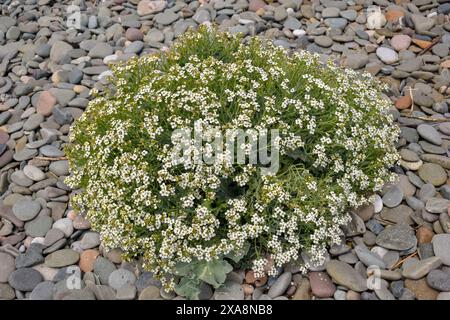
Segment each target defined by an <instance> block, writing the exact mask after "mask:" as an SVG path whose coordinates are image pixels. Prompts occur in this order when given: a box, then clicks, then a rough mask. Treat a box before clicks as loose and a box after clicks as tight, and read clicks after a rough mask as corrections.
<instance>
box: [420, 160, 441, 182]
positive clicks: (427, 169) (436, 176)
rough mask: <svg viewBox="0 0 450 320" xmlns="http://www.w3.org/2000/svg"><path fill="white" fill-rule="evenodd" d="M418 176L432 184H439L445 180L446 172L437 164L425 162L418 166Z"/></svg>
mask: <svg viewBox="0 0 450 320" xmlns="http://www.w3.org/2000/svg"><path fill="white" fill-rule="evenodd" d="M419 177H420V178H421V179H422V180H423V181H425V182H426V183H431V184H432V185H433V186H436V187H438V186H441V185H443V184H444V183H445V182H446V181H447V173H446V172H445V170H444V169H443V168H442V167H441V166H440V165H437V164H434V163H425V164H424V165H423V166H421V167H420V168H419Z"/></svg>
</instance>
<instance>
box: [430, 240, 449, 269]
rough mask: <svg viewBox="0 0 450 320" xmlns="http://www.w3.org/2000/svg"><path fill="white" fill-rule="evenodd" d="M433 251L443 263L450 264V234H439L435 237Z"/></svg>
mask: <svg viewBox="0 0 450 320" xmlns="http://www.w3.org/2000/svg"><path fill="white" fill-rule="evenodd" d="M432 243H433V251H434V254H435V255H436V257H439V258H440V259H441V261H442V263H443V264H445V265H446V266H450V249H449V248H450V234H437V235H435V236H434V237H433V240H432Z"/></svg>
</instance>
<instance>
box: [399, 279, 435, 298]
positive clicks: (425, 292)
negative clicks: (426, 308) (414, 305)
mask: <svg viewBox="0 0 450 320" xmlns="http://www.w3.org/2000/svg"><path fill="white" fill-rule="evenodd" d="M405 287H406V288H407V289H409V290H411V291H412V292H413V293H414V295H415V296H416V299H417V300H436V298H437V295H438V294H439V292H438V291H436V290H434V289H433V288H431V287H430V286H428V284H427V281H426V279H425V278H422V279H419V280H411V279H406V280H405Z"/></svg>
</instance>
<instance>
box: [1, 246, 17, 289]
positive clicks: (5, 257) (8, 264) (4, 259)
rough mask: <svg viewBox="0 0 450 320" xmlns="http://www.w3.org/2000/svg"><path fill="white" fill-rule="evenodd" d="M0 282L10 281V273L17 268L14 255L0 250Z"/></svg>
mask: <svg viewBox="0 0 450 320" xmlns="http://www.w3.org/2000/svg"><path fill="white" fill-rule="evenodd" d="M0 261H1V263H0V282H8V278H9V276H10V274H11V273H12V272H13V271H14V270H15V269H16V267H15V263H14V257H13V256H11V255H9V254H7V253H4V252H0Z"/></svg>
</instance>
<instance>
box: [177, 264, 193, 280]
mask: <svg viewBox="0 0 450 320" xmlns="http://www.w3.org/2000/svg"><path fill="white" fill-rule="evenodd" d="M196 264H197V263H196V262H191V263H186V262H179V263H177V265H176V266H175V271H174V273H175V274H176V275H177V276H182V277H186V276H190V275H192V273H193V271H194V269H195V266H196Z"/></svg>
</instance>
